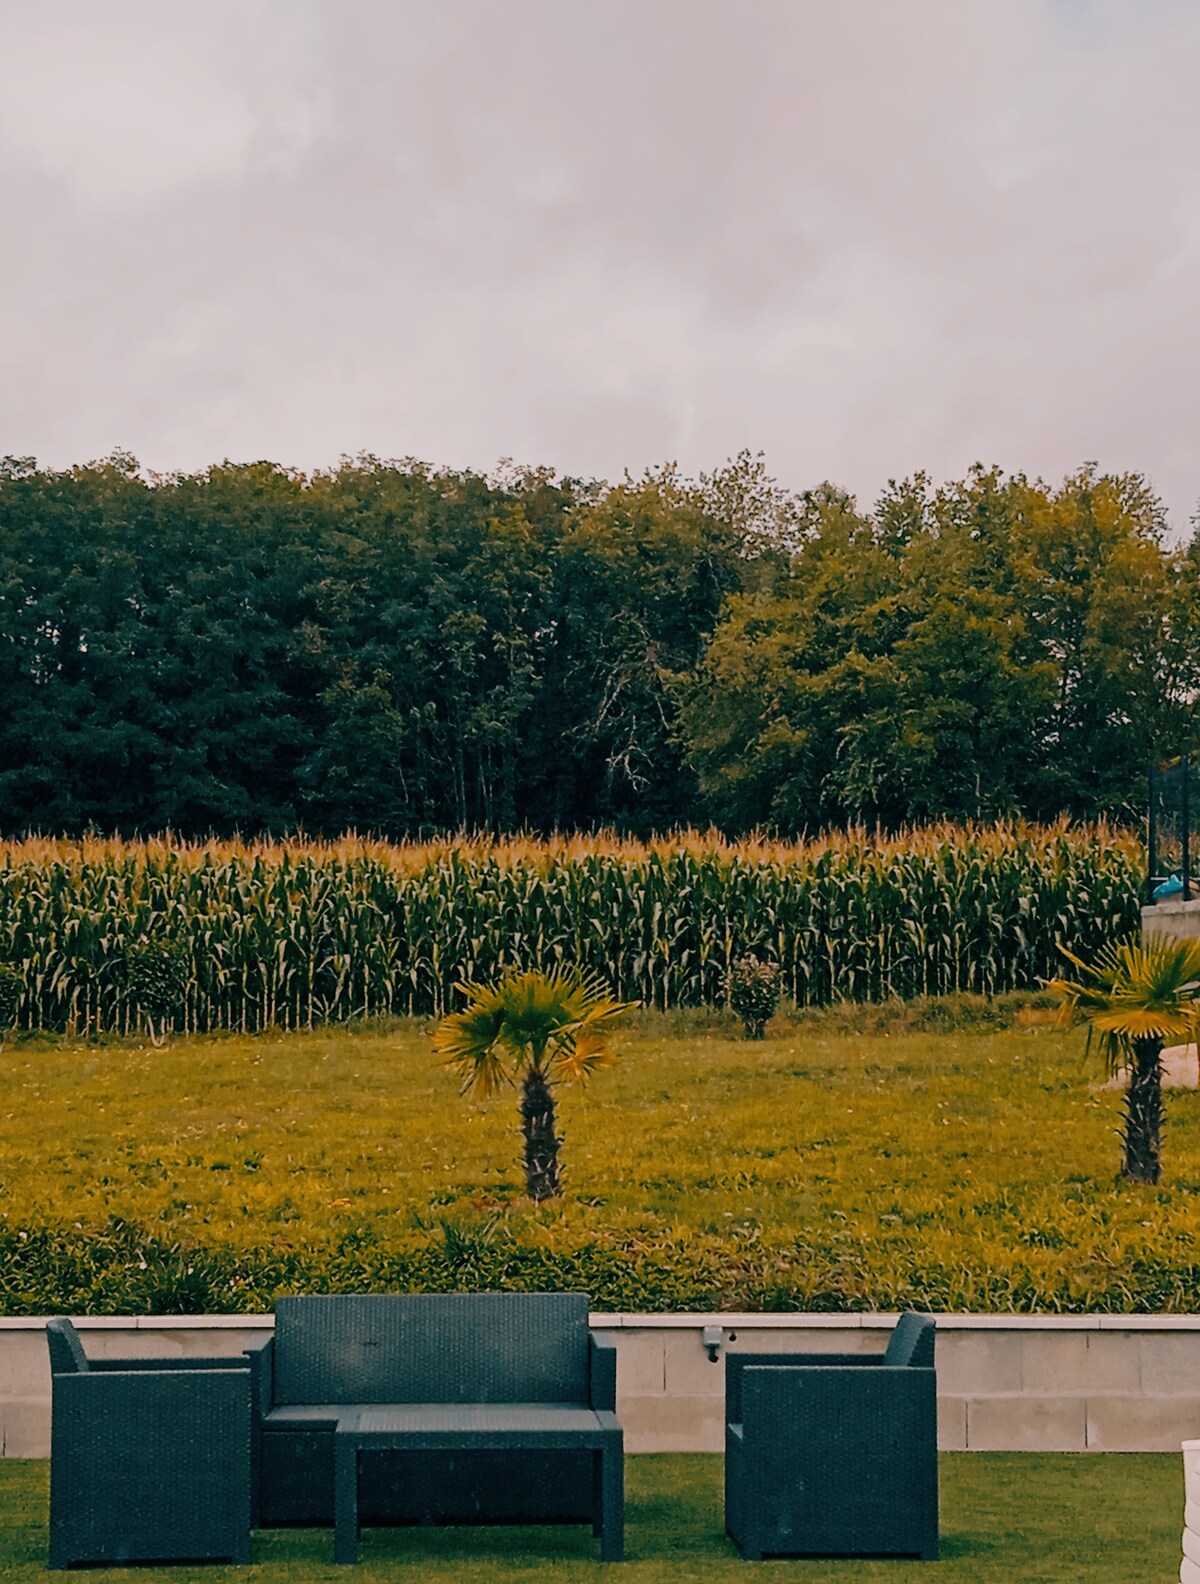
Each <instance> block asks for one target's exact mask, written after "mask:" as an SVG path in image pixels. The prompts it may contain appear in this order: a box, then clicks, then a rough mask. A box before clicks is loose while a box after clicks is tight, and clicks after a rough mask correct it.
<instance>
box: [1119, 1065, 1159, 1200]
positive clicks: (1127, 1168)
mask: <svg viewBox="0 0 1200 1584" xmlns="http://www.w3.org/2000/svg"><path fill="white" fill-rule="evenodd" d="M1161 1051H1162V1040H1160V1039H1140V1040H1134V1042H1133V1062H1132V1064H1131V1067H1130V1073H1129V1092H1128V1094H1127V1095H1126V1097H1125V1159H1124V1161H1123V1162H1122V1164H1121V1176H1122V1177H1128V1178H1129V1180H1130V1182H1137V1183H1156V1182H1157V1181H1158V1179H1159V1177H1160V1176H1161V1175H1162V1164H1161V1161H1160V1151H1161V1146H1162V1116H1163V1104H1162V1071H1161V1069H1160V1067H1159V1064H1158V1058H1159V1055H1160V1053H1161Z"/></svg>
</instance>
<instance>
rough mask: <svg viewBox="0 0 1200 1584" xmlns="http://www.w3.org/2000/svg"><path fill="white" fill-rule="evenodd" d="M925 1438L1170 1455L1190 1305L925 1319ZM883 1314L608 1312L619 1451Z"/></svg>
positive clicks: (251, 1335) (133, 1332) (98, 1335)
mask: <svg viewBox="0 0 1200 1584" xmlns="http://www.w3.org/2000/svg"><path fill="white" fill-rule="evenodd" d="M937 1320H938V1340H937V1365H938V1387H939V1397H938V1412H939V1441H940V1443H941V1446H942V1447H943V1449H945V1450H947V1451H963V1450H967V1451H986V1452H1001V1451H1004V1452H1007V1451H1015V1452H1026V1451H1030V1452H1032V1451H1036V1452H1178V1450H1179V1443H1180V1442H1181V1441H1185V1440H1189V1439H1196V1438H1200V1315H1167V1316H1131V1315H1078V1316H1076V1315H1069V1316H1041V1315H1037V1316H1023V1315H1022V1316H1004V1315H939V1316H938V1317H937ZM894 1323H895V1316H894V1315H873V1314H872V1315H807V1314H805V1315H797V1314H778V1315H775V1314H750V1315H731V1314H725V1315H636V1314H630V1315H611V1314H596V1315H593V1316H592V1326H593V1329H595V1330H596V1331H603V1332H606V1333H608V1334H610V1335H612V1336H614V1337H615V1338H616V1340H617V1394H618V1410H619V1413H620V1416H621V1420H622V1422H623V1424H624V1425H625V1432H626V1446H627V1448H628V1450H629V1451H630V1452H718V1451H720V1450H721V1446H722V1405H723V1392H724V1382H725V1371H724V1368H723V1367H722V1364H721V1360H720V1358H718V1360H717V1362H716V1363H712V1362H710V1360H709V1356H708V1352H707V1350H706V1348H705V1346H704V1344H703V1342H702V1336H703V1333H704V1330H705V1328H706V1327H719V1328H720V1329H721V1347H720V1349H719V1352H720V1354H721V1355H723V1354H724V1353H725V1352H732V1351H750V1352H760V1351H761V1352H780V1353H791V1352H814V1353H817V1352H825V1353H829V1352H837V1353H858V1352H867V1353H869V1352H873V1351H877V1350H879V1349H881V1348H882V1347H883V1346H884V1344H885V1341H886V1335H887V1332H888V1331H889V1330H890V1329H891V1327H892V1325H893V1324H894ZM44 1324H45V1322H44V1321H42V1320H34V1319H19V1320H17V1319H0V1455H3V1456H5V1457H46V1456H48V1454H49V1449H50V1371H49V1364H48V1361H47V1350H46V1339H45V1335H44V1332H43V1326H44ZM77 1324H78V1326H79V1329H80V1331H81V1333H82V1334H83V1338H84V1345H85V1346H86V1347H87V1349H88V1351H89V1352H92V1353H95V1354H97V1355H103V1356H106V1357H110V1358H116V1357H120V1356H121V1355H126V1356H130V1355H142V1356H146V1355H151V1356H166V1357H169V1356H172V1355H177V1354H193V1355H195V1354H235V1355H236V1354H238V1353H240V1352H241V1350H242V1348H243V1347H245V1346H246V1345H247V1344H248V1343H249V1342H251V1341H253V1340H254V1339H255V1338H257V1337H260V1336H261V1335H262V1334H263V1332H264V1330H269V1329H270V1327H271V1324H272V1322H271V1318H270V1316H268V1315H263V1316H259V1315H216V1316H211V1317H207V1318H198V1317H196V1318H193V1317H190V1316H176V1315H168V1316H153V1317H148V1318H139V1319H127V1318H100V1319H84V1320H79V1321H77Z"/></svg>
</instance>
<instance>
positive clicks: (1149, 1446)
mask: <svg viewBox="0 0 1200 1584" xmlns="http://www.w3.org/2000/svg"><path fill="white" fill-rule="evenodd" d="M1197 1385H1200V1382H1198V1381H1196V1380H1193V1381H1192V1395H1191V1396H1182V1395H1180V1394H1178V1393H1175V1392H1169V1393H1163V1394H1162V1395H1161V1396H1140V1397H1132V1396H1126V1395H1113V1396H1111V1397H1089V1398H1088V1400H1087V1444H1088V1450H1089V1451H1094V1452H1178V1451H1179V1443H1180V1442H1181V1441H1187V1440H1189V1439H1190V1438H1192V1437H1195V1436H1196V1435H1197V1433H1198V1432H1200V1394H1197V1392H1196V1387H1197Z"/></svg>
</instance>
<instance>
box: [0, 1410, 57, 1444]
mask: <svg viewBox="0 0 1200 1584" xmlns="http://www.w3.org/2000/svg"><path fill="white" fill-rule="evenodd" d="M49 1456H50V1403H49V1401H48V1400H46V1399H43V1398H36V1399H34V1400H32V1401H31V1400H29V1399H26V1398H20V1397H14V1398H11V1399H10V1400H9V1401H8V1402H5V1403H0V1457H12V1458H47V1457H49Z"/></svg>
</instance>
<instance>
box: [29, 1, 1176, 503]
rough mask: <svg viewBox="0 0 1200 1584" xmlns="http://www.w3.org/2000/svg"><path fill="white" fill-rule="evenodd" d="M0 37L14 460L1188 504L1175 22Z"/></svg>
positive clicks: (580, 11) (817, 9) (353, 4)
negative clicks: (665, 471)
mask: <svg viewBox="0 0 1200 1584" xmlns="http://www.w3.org/2000/svg"><path fill="white" fill-rule="evenodd" d="M0 20H2V21H3V22H4V24H5V29H6V38H7V40H8V49H7V51H6V54H5V60H4V63H3V65H2V66H0V200H2V202H3V209H2V210H0V213H3V215H4V221H3V232H2V234H0V289H2V291H3V298H2V299H0V300H3V301H4V302H5V303H6V304H8V309H7V310H6V314H7V317H8V319H9V324H8V327H7V332H6V337H5V344H6V353H5V362H6V369H5V373H4V377H3V379H2V380H0V450H8V451H18V452H32V453H35V454H37V455H39V456H41V457H42V458H43V459H44V460H46V461H48V462H51V463H66V462H70V461H77V460H81V459H83V458H85V457H89V456H94V455H97V454H100V453H101V452H103V451H105V450H107V449H109V448H111V447H112V446H116V445H121V446H124V447H126V448H129V449H131V450H133V451H135V453H136V454H137V455H139V456H140V457H141V458H142V460H143V461H144V462H145V463H146V465H148V466H150V467H154V468H157V469H166V468H171V467H176V466H182V467H191V466H199V465H203V464H204V463H206V462H208V461H211V460H214V459H217V458H220V457H222V456H225V455H230V456H233V457H242V458H245V457H257V456H263V455H269V456H273V457H275V458H276V459H278V460H279V461H281V462H286V463H289V464H295V465H300V466H307V467H313V466H320V465H325V464H327V463H329V462H331V461H333V460H335V459H336V457H337V456H338V455H339V454H340V453H341V452H342V451H346V450H349V451H354V450H358V449H360V448H366V449H371V450H375V451H379V452H382V453H384V454H390V455H403V454H409V453H411V454H417V455H422V456H425V457H426V458H428V459H429V460H430V461H432V462H444V463H448V464H451V465H475V466H489V465H490V464H491V463H492V462H494V460H495V459H496V458H497V457H500V456H505V455H508V456H515V457H517V458H518V459H521V460H527V461H536V462H543V461H545V462H550V463H552V464H554V465H557V466H558V467H560V468H562V469H563V470H564V471H568V472H571V473H576V474H590V473H598V474H605V475H608V476H613V475H616V474H619V473H620V472H621V471H622V470H623V469H624V468H625V467H629V468H631V469H632V470H634V471H638V470H640V468H641V467H642V466H644V465H645V464H647V463H651V462H655V461H658V460H662V459H663V458H665V457H667V456H671V457H676V458H678V460H679V461H680V462H681V464H682V465H683V466H684V467H685V468H686V469H688V470H690V471H696V470H698V469H700V468H707V467H711V466H713V465H714V464H716V463H718V462H719V461H720V460H721V459H722V458H723V457H724V456H726V455H728V454H730V453H731V452H733V451H736V450H737V449H739V448H740V447H741V446H743V445H750V446H752V447H756V448H757V447H759V446H761V447H763V448H764V449H765V450H766V452H767V456H768V461H769V463H770V465H771V466H772V467H773V469H774V470H775V471H776V472H777V473H778V474H779V476H780V477H781V478H782V479H783V480H784V481H785V482H786V483H788V484H790V485H792V486H794V487H804V486H806V485H810V484H814V483H816V482H818V481H819V480H821V479H823V478H826V477H829V478H832V479H834V480H836V481H837V482H839V483H841V484H843V485H845V486H846V487H848V488H850V489H853V490H855V491H857V492H858V493H860V494H861V495H863V496H865V497H867V498H870V497H871V496H872V495H873V494H874V492H875V491H876V490H877V489H878V488H879V487H880V486H881V485H882V483H883V482H884V481H885V480H886V479H887V477H888V476H890V475H893V474H903V473H907V472H910V471H912V470H914V469H916V468H919V467H923V468H925V469H927V470H928V471H930V472H931V473H932V474H933V475H934V476H935V477H937V476H943V477H944V476H953V475H955V474H958V473H961V472H962V471H963V470H964V469H965V468H966V467H967V466H969V465H970V463H971V462H972V461H974V460H976V458H980V459H982V460H984V461H988V462H991V461H996V462H999V463H1000V464H1001V465H1003V466H1007V467H1011V468H1024V469H1026V470H1027V471H1030V472H1035V473H1037V472H1040V473H1043V474H1045V475H1047V476H1051V477H1053V476H1057V475H1060V474H1061V473H1063V472H1065V471H1067V470H1068V469H1070V468H1073V467H1074V466H1076V465H1077V464H1078V463H1080V462H1081V461H1083V460H1085V459H1087V458H1092V457H1095V458H1096V459H1097V460H1098V461H1099V462H1100V463H1101V465H1102V466H1111V467H1122V468H1123V467H1137V468H1140V469H1143V470H1144V471H1146V472H1147V474H1148V475H1149V477H1150V479H1151V481H1152V483H1153V484H1154V485H1155V486H1156V487H1157V488H1158V489H1159V490H1160V492H1161V493H1162V494H1163V495H1164V497H1165V498H1166V500H1167V502H1168V504H1169V506H1170V508H1171V512H1172V519H1173V523H1174V525H1175V527H1176V528H1177V529H1182V528H1183V527H1184V526H1185V524H1186V520H1187V517H1188V515H1189V514H1190V512H1191V511H1192V509H1193V507H1194V505H1195V500H1196V496H1197V494H1198V493H1200V480H1198V477H1197V470H1196V466H1195V464H1194V462H1193V461H1192V457H1191V427H1192V426H1191V423H1190V416H1191V413H1190V409H1191V407H1192V406H1193V405H1194V402H1195V394H1196V393H1195V381H1196V373H1195V371H1196V368H1197V365H1198V358H1197V353H1198V352H1200V335H1198V333H1197V320H1196V314H1195V311H1194V309H1193V307H1192V295H1193V291H1192V283H1193V281H1194V278H1195V274H1196V268H1197V264H1198V263H1200V223H1198V222H1197V220H1196V216H1197V215H1198V214H1200V160H1198V159H1197V155H1198V153H1200V110H1198V108H1197V104H1196V96H1195V95H1194V93H1193V92H1192V78H1193V76H1194V71H1193V65H1192V63H1193V62H1194V61H1195V59H1196V58H1197V55H1198V53H1200V13H1198V12H1197V11H1196V10H1195V8H1194V6H1192V5H1190V4H1184V3H1182V0H1180V3H1178V4H1177V3H1173V0H1155V3H1148V4H1146V5H1144V6H1139V7H1130V6H1128V5H1126V4H1122V3H1119V0H1107V3H1099V0H1097V3H1094V4H1086V3H1083V0H1079V3H1073V0H842V3H840V4H839V5H837V6H825V5H817V4H808V3H806V0H804V3H801V0H740V3H738V4H736V5H735V4H733V3H731V0H570V3H564V0H504V3H502V4H497V3H495V0H439V3H438V4H436V5H431V4H417V3H412V0H392V3H388V0H340V3H335V0H328V3H319V0H288V3H284V0H237V3H235V0H205V3H185V0H176V3H173V4H172V5H171V6H162V5H161V4H155V3H151V0H146V3H142V4H132V3H124V0H110V3H109V4H107V5H106V6H104V7H95V6H92V5H88V4H83V3H80V4H71V3H66V0H59V3H56V4H55V3H51V4H46V3H36V0H28V3H26V0H0Z"/></svg>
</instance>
